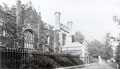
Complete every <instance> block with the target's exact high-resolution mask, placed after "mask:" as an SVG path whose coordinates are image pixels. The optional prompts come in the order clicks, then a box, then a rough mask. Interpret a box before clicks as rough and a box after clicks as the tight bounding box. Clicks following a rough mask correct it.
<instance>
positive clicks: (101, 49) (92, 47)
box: [88, 40, 113, 60]
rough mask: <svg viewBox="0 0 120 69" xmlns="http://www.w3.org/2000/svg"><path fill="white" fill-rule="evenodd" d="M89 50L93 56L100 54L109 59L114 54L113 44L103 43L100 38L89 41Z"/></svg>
mask: <svg viewBox="0 0 120 69" xmlns="http://www.w3.org/2000/svg"><path fill="white" fill-rule="evenodd" d="M88 52H89V55H90V56H92V57H98V56H99V55H100V56H101V57H102V58H103V59H105V60H107V59H110V58H111V57H112V55H113V53H112V48H111V45H108V44H107V45H106V44H102V43H101V42H100V41H98V40H94V41H92V42H89V43H88Z"/></svg>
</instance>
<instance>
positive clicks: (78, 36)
mask: <svg viewBox="0 0 120 69" xmlns="http://www.w3.org/2000/svg"><path fill="white" fill-rule="evenodd" d="M84 40H85V37H84V36H83V34H82V33H81V32H80V31H79V32H76V33H75V34H74V35H73V42H80V43H83V42H84Z"/></svg>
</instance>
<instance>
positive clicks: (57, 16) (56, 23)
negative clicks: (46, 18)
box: [55, 12, 61, 30]
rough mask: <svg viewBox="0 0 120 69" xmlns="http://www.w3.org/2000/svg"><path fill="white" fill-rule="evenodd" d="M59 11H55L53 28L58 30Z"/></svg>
mask: <svg viewBox="0 0 120 69" xmlns="http://www.w3.org/2000/svg"><path fill="white" fill-rule="evenodd" d="M60 15H61V13H60V12H55V30H60Z"/></svg>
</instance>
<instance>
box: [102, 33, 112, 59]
mask: <svg viewBox="0 0 120 69" xmlns="http://www.w3.org/2000/svg"><path fill="white" fill-rule="evenodd" d="M110 40H111V37H110V33H106V35H105V41H104V43H103V45H104V55H103V57H104V58H105V59H110V58H112V57H113V49H112V45H111V44H110Z"/></svg>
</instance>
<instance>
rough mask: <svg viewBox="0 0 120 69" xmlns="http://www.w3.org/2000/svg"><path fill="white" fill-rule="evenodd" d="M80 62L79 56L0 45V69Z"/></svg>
mask: <svg viewBox="0 0 120 69" xmlns="http://www.w3.org/2000/svg"><path fill="white" fill-rule="evenodd" d="M81 64H83V62H82V61H81V60H80V59H79V56H72V55H68V54H60V53H42V52H36V51H33V50H28V49H16V48H5V47H0V69H26V68H27V69H28V68H32V69H40V68H42V69H44V68H49V69H50V68H51V69H52V68H57V67H66V66H75V65H81Z"/></svg>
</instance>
